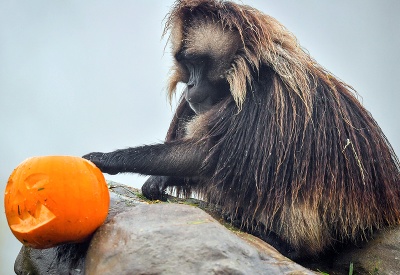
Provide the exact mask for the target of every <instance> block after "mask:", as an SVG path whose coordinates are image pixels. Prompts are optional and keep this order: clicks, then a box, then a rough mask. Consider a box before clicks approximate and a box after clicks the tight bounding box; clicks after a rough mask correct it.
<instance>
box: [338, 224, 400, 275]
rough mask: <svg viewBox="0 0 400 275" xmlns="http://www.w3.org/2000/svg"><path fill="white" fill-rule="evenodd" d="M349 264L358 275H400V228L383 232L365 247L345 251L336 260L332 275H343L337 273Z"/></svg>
mask: <svg viewBox="0 0 400 275" xmlns="http://www.w3.org/2000/svg"><path fill="white" fill-rule="evenodd" d="M349 262H351V263H353V266H354V270H355V271H356V272H357V274H374V275H378V274H379V275H383V274H385V275H397V274H400V228H399V227H397V228H391V229H387V230H383V231H382V232H379V233H378V234H376V235H375V237H374V239H372V240H370V241H369V242H367V243H365V244H364V245H362V246H360V247H353V248H351V249H348V250H347V251H343V252H342V253H341V254H340V255H339V256H338V257H337V258H336V260H335V262H334V264H333V267H332V270H333V271H332V273H331V275H334V274H341V273H336V272H335V271H336V270H345V268H346V267H348V266H349Z"/></svg>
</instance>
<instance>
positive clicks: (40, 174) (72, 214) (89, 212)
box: [4, 156, 110, 248]
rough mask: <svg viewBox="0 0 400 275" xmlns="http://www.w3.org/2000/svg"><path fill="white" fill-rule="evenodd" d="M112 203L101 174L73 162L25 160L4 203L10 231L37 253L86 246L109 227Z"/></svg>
mask: <svg viewBox="0 0 400 275" xmlns="http://www.w3.org/2000/svg"><path fill="white" fill-rule="evenodd" d="M109 203H110V197H109V192H108V188H107V184H106V182H105V179H104V176H103V174H102V173H101V171H100V170H99V169H98V168H97V167H96V166H95V165H94V164H93V163H91V162H89V161H87V160H85V159H83V158H79V157H72V156H43V157H33V158H29V159H27V160H25V161H24V162H22V163H21V164H20V165H19V166H18V167H17V168H16V169H15V170H14V171H13V172H12V174H11V176H10V178H9V180H8V183H7V187H6V191H5V197H4V208H5V212H6V216H7V221H8V224H9V226H10V229H11V231H12V232H13V234H14V235H15V237H16V238H17V239H18V240H19V241H21V242H22V243H23V244H24V245H28V246H31V247H33V248H48V247H52V246H55V245H58V244H61V243H68V242H81V241H83V240H85V239H86V238H87V237H88V236H90V235H91V234H92V233H93V232H94V231H95V230H96V229H97V228H98V227H99V226H100V225H101V224H102V223H103V222H104V221H105V219H106V217H107V213H108V207H109Z"/></svg>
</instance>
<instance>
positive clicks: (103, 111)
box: [0, 0, 400, 274]
mask: <svg viewBox="0 0 400 275" xmlns="http://www.w3.org/2000/svg"><path fill="white" fill-rule="evenodd" d="M244 2H245V3H246V4H249V5H252V6H254V7H256V8H258V9H261V10H262V11H264V12H265V13H267V14H269V15H272V16H273V17H275V18H277V19H278V20H280V21H281V22H282V23H283V24H284V25H285V26H286V27H287V28H288V29H289V30H291V31H292V32H293V33H294V34H295V35H296V36H297V37H298V39H299V41H300V43H301V44H302V45H303V46H304V47H305V48H306V49H307V50H308V51H309V52H310V54H311V55H312V56H313V57H314V58H315V59H316V60H317V61H318V62H319V63H321V64H322V65H323V66H325V67H326V68H327V69H328V70H330V71H331V72H332V73H333V74H335V75H336V76H338V77H339V78H341V79H343V80H344V81H346V82H347V83H348V84H350V85H352V86H353V87H354V88H355V89H356V90H357V91H358V92H359V94H360V96H361V97H362V102H363V103H364V105H365V106H366V107H367V109H369V110H370V111H371V113H372V114H373V116H374V117H375V119H376V120H377V121H378V123H380V125H381V127H382V128H383V130H384V132H385V133H386V135H387V137H388V139H389V140H390V141H391V143H392V145H393V147H394V149H395V151H396V152H397V154H400V140H399V134H400V123H399V118H400V110H399V109H400V108H399V98H400V96H399V91H398V88H397V87H398V82H399V80H400V66H399V62H400V54H399V49H400V17H399V15H398V14H399V12H400V2H399V1H397V0H391V1H390V0H385V1H378V0H375V1H365V0H353V1H347V0H336V1H320V0H313V1H312V0H308V1H289V0H285V1H283V0H281V1H261V0H260V1H255V0H253V1H244ZM171 4H172V1H162V2H161V1H155V0H153V1H133V0H131V1H103V0H96V1H93V0H91V1H78V0H71V1H51V0H47V1H44V0H39V1H27V0H26V1H6V0H3V1H1V2H0V110H1V112H0V131H1V132H0V190H1V193H0V194H3V192H4V191H3V190H4V188H5V185H6V182H7V179H8V176H9V175H10V173H11V172H12V170H13V169H14V168H15V167H16V166H17V165H18V164H19V163H20V162H21V161H23V160H24V159H26V158H28V157H31V156H38V155H76V156H81V155H83V154H85V153H88V152H91V151H111V150H114V149H118V148H124V147H128V146H134V145H141V144H147V143H155V142H159V141H161V140H163V138H164V135H165V133H166V130H167V127H168V124H169V121H170V120H171V117H172V111H173V109H174V106H175V105H174V103H173V104H172V106H170V105H169V104H168V103H167V100H166V96H165V83H166V79H167V76H168V68H169V65H170V64H171V58H170V53H169V49H168V48H166V50H165V51H164V46H165V42H166V41H165V39H164V40H161V38H160V37H161V33H162V28H163V25H162V20H163V18H164V16H165V14H166V13H167V11H168V10H169V7H170V6H171ZM106 178H108V179H112V180H116V181H120V182H123V183H126V184H130V185H133V186H135V187H140V186H141V185H142V183H143V181H144V180H145V178H144V177H138V176H133V175H122V176H113V177H111V176H107V175H106ZM0 197H1V198H2V197H3V195H1V196H0ZM0 205H1V206H0V210H1V213H0V232H1V233H0V274H12V273H13V272H12V270H13V262H14V260H15V257H16V255H17V253H18V250H19V248H20V244H19V243H18V241H17V240H16V239H15V238H14V237H13V235H12V234H11V232H10V230H9V228H8V226H7V223H6V220H5V216H4V214H3V213H4V209H3V203H0Z"/></svg>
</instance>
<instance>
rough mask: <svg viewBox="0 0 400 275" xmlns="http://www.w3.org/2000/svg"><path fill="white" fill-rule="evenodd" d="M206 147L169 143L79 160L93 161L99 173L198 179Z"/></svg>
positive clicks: (193, 143)
mask: <svg viewBox="0 0 400 275" xmlns="http://www.w3.org/2000/svg"><path fill="white" fill-rule="evenodd" d="M206 152H207V150H206V146H205V144H204V143H203V144H202V143H200V142H190V141H173V142H168V143H163V144H154V145H145V146H140V147H134V148H127V149H122V150H117V151H114V152H110V153H98V152H95V153H89V154H87V155H85V156H83V158H85V159H88V160H90V161H91V162H93V163H94V164H95V165H96V166H97V167H98V168H99V169H100V170H101V171H102V172H104V173H108V174H117V173H124V172H132V173H139V174H143V175H157V176H172V177H193V176H199V175H201V174H202V173H203V172H204V171H202V166H203V161H204V159H205V158H206Z"/></svg>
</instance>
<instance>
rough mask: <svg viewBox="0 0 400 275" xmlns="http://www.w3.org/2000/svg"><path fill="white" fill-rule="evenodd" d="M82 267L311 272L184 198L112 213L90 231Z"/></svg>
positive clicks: (94, 269)
mask: <svg viewBox="0 0 400 275" xmlns="http://www.w3.org/2000/svg"><path fill="white" fill-rule="evenodd" d="M253 238H255V237H253ZM260 242H261V241H260ZM85 273H86V274H313V273H312V272H311V271H309V270H307V269H305V268H303V267H301V266H299V265H297V264H295V263H293V262H292V261H290V260H288V259H286V258H284V257H283V256H281V255H280V254H279V253H278V252H277V251H276V250H275V249H273V248H272V247H270V246H268V245H266V244H264V245H263V246H262V247H259V249H257V248H256V247H255V246H253V243H248V242H246V241H244V240H243V239H241V238H239V237H238V236H237V235H235V234H234V233H232V232H230V231H229V230H227V229H226V228H225V227H224V226H222V225H221V224H220V223H218V222H217V221H216V220H215V219H214V218H212V217H211V216H210V215H209V214H207V213H205V212H204V211H202V210H200V209H198V208H196V207H193V206H189V205H183V204H153V205H138V206H136V207H134V208H133V209H132V210H130V211H129V212H124V213H121V214H119V215H116V216H115V217H114V218H113V220H112V221H111V222H109V223H107V224H105V225H104V226H102V227H101V228H100V230H98V231H97V232H96V234H95V235H94V237H93V239H92V242H91V244H90V247H89V250H88V253H87V256H86V266H85Z"/></svg>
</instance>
